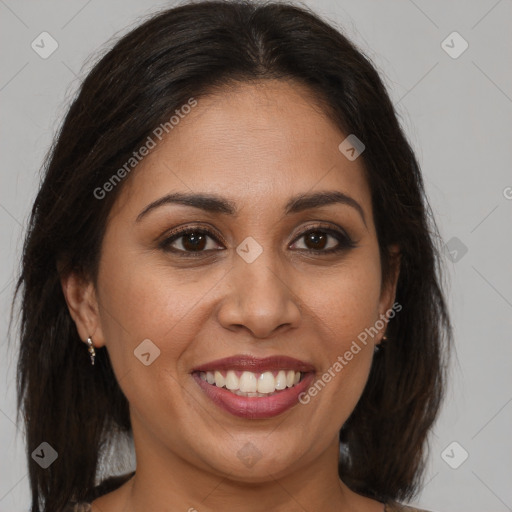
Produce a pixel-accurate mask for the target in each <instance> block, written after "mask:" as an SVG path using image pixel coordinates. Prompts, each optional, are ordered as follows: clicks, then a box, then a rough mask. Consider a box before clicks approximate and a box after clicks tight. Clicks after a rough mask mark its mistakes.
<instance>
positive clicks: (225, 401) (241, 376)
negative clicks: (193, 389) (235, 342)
mask: <svg viewBox="0 0 512 512" xmlns="http://www.w3.org/2000/svg"><path fill="white" fill-rule="evenodd" d="M314 374H315V368H314V366H313V365H311V364H309V363H305V362H303V361H299V360H297V359H293V358H289V357H286V356H278V357H268V358H264V359H258V358H253V357H249V356H234V357H230V358H226V359H219V360H217V361H212V362H210V363H207V364H205V365H202V366H200V367H197V368H194V370H193V371H192V377H193V378H194V379H195V381H196V382H197V383H198V385H199V386H200V388H201V389H202V390H203V392H204V393H205V395H206V397H208V398H209V399H211V400H212V401H213V402H214V403H215V404H216V405H217V406H219V407H220V408H222V409H223V410H225V411H227V412H229V413H231V414H233V415H235V416H239V417H243V418H248V419H260V418H261V419H262V418H270V417H273V416H277V415H278V414H281V413H283V412H284V411H286V410H288V409H290V408H291V407H293V406H294V405H296V404H297V403H298V397H299V395H300V393H302V392H303V391H304V390H305V389H307V387H308V386H309V385H310V383H311V382H312V380H313V377H314Z"/></svg>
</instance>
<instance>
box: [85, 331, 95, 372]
mask: <svg viewBox="0 0 512 512" xmlns="http://www.w3.org/2000/svg"><path fill="white" fill-rule="evenodd" d="M87 345H89V348H88V349H87V350H88V351H89V354H90V355H91V364H92V365H93V366H94V358H95V357H96V351H95V350H94V345H93V344H92V339H91V338H90V337H89V338H87Z"/></svg>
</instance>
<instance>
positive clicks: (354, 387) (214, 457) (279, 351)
mask: <svg viewBox="0 0 512 512" xmlns="http://www.w3.org/2000/svg"><path fill="white" fill-rule="evenodd" d="M313 103H314V97H313V96H311V93H310V92H309V91H308V90H307V89H304V88H303V87H301V86H299V85H297V84H291V83H287V82H283V81H265V82H261V83H259V84H257V85H255V84H253V85H247V84H244V85H241V86H239V87H236V88H234V89H230V90H225V91H221V92H219V93H218V94H216V95H214V96H210V97H207V98H201V99H199V100H198V105H197V106H196V107H195V108H194V109H193V110H192V112H191V113H190V114H188V115H187V116H186V117H184V118H183V119H182V120H181V121H180V123H179V125H177V126H176V127H175V128H174V129H173V131H172V132H171V133H170V134H169V135H168V136H167V137H166V138H165V139H164V140H163V141H162V142H160V143H159V144H158V146H157V147H156V148H155V149H154V150H153V151H152V153H151V154H150V155H149V156H147V157H146V158H145V159H144V160H143V161H142V162H141V163H140V164H139V166H138V167H137V169H136V170H135V171H133V174H132V175H130V176H129V178H127V179H126V183H124V184H123V189H122V191H121V194H120V196H119V198H118V200H117V201H116V204H115V205H114V208H113V210H112V212H111V215H110V218H109V221H108V225H107V230H106V234H105V238H104V241H103V246H102V254H101V259H100V267H99V275H98V280H97V283H96V286H95V285H94V284H93V283H92V282H87V281H83V280H81V279H79V277H78V276H76V275H71V276H69V277H68V278H66V279H64V280H63V282H62V284H63V290H64V293H65V295H66V300H67V303H68V306H69V310H70V312H71V315H72V317H73V319H74V321H75V323H76V325H77V329H78V332H79V334H80V337H81V338H82V339H83V340H86V339H87V337H88V336H91V337H92V339H93V341H94V345H95V346H96V347H101V346H104V345H106V347H107V350H108V353H109V355H110V359H111V361H112V364H113V368H114V371H115V374H116V378H117V379H118V381H119V383H120V386H121V388H122V390H123V392H124V393H125V395H126V397H127V399H128V401H129V403H130V415H131V422H132V427H133V434H134V444H135V450H136V456H137V468H136V475H135V476H134V478H132V479H131V480H130V481H129V482H127V483H126V484H124V485H123V486H122V487H120V488H119V489H118V490H116V491H114V492H112V493H109V494H107V495H105V496H103V497H100V498H98V499H96V500H95V501H94V502H93V507H92V509H93V512H117V511H123V512H135V511H136V512H141V511H145V510H158V511H193V510H194V509H195V510H197V511H198V512H212V511H219V510H243V511H248V512H263V511H267V510H273V511H275V512H281V511H286V512H295V511H297V512H299V511H301V512H303V511H304V510H310V511H312V510H322V511H324V512H334V511H337V512H339V511H345V512H355V511H358V512H381V511H382V510H383V505H382V504H381V503H379V502H377V501H374V500H370V499H368V498H365V497H362V496H360V495H358V494H356V493H354V492H352V491H351V490H350V489H349V488H348V487H347V486H346V485H345V484H344V483H343V482H341V481H340V479H339V476H338V472H337V462H338V450H339V446H338V432H339V430H340V428H341V426H342V425H343V423H344V422H345V421H346V419H347V418H348V416H349V415H350V413H351V412H352V410H353V409H354V407H355V405H356V404H357V402H358V400H359V398H360V396H361V393H362V391H363V389H364V386H365V384H366V381H367V378H368V374H369V370H370V367H371V363H372V359H373V353H374V345H375V344H377V343H379V342H380V340H381V338H382V335H383V334H384V331H385V327H384V328H383V329H382V330H381V331H380V332H379V334H378V335H377V336H375V337H374V338H372V339H370V341H369V343H368V344H367V345H361V351H360V352H358V353H357V355H355V356H354V357H353V359H352V360H351V361H350V362H349V364H347V365H346V366H344V367H343V370H342V371H340V372H338V373H337V374H336V376H335V377H334V378H333V379H332V380H331V381H330V382H329V383H328V384H327V385H326V386H325V387H324V388H323V389H322V390H321V391H320V392H319V393H318V394H317V395H316V396H314V397H312V398H311V400H310V402H309V403H308V404H305V405H303V404H300V403H297V404H296V405H295V406H293V407H291V408H290V409H288V410H287V411H285V412H284V413H282V414H279V415H277V416H275V417H272V418H267V419H258V420H254V419H247V418H241V417H238V416H235V415H232V414H231V413H229V412H227V411H225V410H223V409H221V408H219V407H218V406H217V405H216V404H215V403H213V402H212V401H211V400H210V399H209V398H208V397H207V396H206V395H205V393H204V392H203V391H202V389H201V388H200V386H199V385H198V383H197V382H196V380H195V379H194V378H192V375H191V371H192V369H193V368H194V367H196V366H198V365H200V364H203V363H206V362H208V361H212V360H216V359H219V358H223V357H228V356H233V355H238V354H245V355H251V356H255V357H267V356H273V355H286V356H290V357H294V358H297V359H301V360H303V361H306V362H309V363H311V364H313V365H314V366H315V369H316V374H317V376H321V375H322V374H323V373H324V372H325V371H327V369H328V368H330V367H332V366H333V363H334V362H335V361H336V360H337V358H338V356H340V355H343V354H344V353H345V352H346V351H347V350H349V348H350V346H351V344H352V342H353V341H354V340H356V339H357V336H358V335H359V334H360V333H361V332H362V331H364V330H365V328H367V327H370V326H373V325H374V324H375V323H376V321H377V320H378V319H379V318H380V315H382V314H384V313H385V312H386V311H388V310H389V309H391V307H392V305H393V302H394V296H395V289H396V279H397V277H398V266H397V267H396V268H397V272H396V274H395V276H394V278H393V279H392V280H390V281H389V283H386V285H385V286H384V285H383V283H382V274H381V262H380V258H379V250H378V243H377V236H376V232H375V226H374V223H373V213H372V204H371V196H370V189H369V186H368V183H367V181H366V177H365V173H364V167H363V161H362V158H358V159H356V160H355V161H349V160H348V159H347V158H346V157H345V156H344V155H343V154H342V153H341V152H340V151H339V149H338V145H339V144H340V142H341V141H342V140H343V139H344V138H345V137H346V135H347V134H343V133H341V132H340V131H339V129H338V128H337V127H336V126H335V125H334V124H333V123H332V122H331V121H329V120H328V118H327V117H326V116H325V115H324V114H323V113H322V112H321V111H320V110H319V108H318V107H314V106H313ZM320 191H338V192H342V193H344V194H346V195H347V196H350V197H351V198H352V199H353V200H354V201H357V203H358V204H359V205H360V208H361V210H362V213H361V212H360V211H359V210H358V209H357V208H356V207H353V206H350V205H348V204H341V203H332V204H324V205H322V206H321V207H316V208H309V209H306V210H304V211H300V212H297V213H292V214H289V215H285V213H284V207H285V205H286V203H287V202H288V201H289V200H290V198H291V197H293V196H296V195H299V194H309V193H314V192H320ZM174 192H183V193H199V192H201V193H208V194H216V195H219V196H223V197H225V198H227V199H228V200H230V201H232V202H233V203H234V205H235V207H236V208H237V209H238V210H239V211H238V215H236V216H234V215H230V214H226V213H218V212H217V213H211V212H206V211H203V210H201V209H199V208H195V207H192V206H184V205H179V204H169V203H167V204H163V205H161V206H159V207H155V208H153V209H151V210H150V211H148V212H147V213H146V214H145V215H143V216H142V217H141V218H140V219H139V220H138V221H137V217H138V216H139V214H140V213H141V212H142V211H143V210H144V209H145V208H146V207H147V206H148V205H149V204H151V203H152V202H154V201H156V200H158V199H159V198H161V197H163V196H165V195H166V194H169V193H174ZM363 215H364V219H363ZM319 224H320V226H319ZM176 226H180V227H191V228H194V229H196V231H197V230H201V229H204V228H207V229H208V228H209V229H212V230H213V232H214V234H215V236H216V238H217V240H215V239H214V238H211V237H210V235H207V234H205V236H206V237H207V238H206V242H205V245H204V249H202V251H203V252H202V253H201V254H199V256H198V257H195V256H194V254H192V255H191V256H186V254H187V252H186V251H187V250H188V254H190V253H191V252H192V251H190V243H187V240H188V241H189V242H190V236H188V237H187V235H182V236H181V238H177V239H175V240H174V241H172V242H170V243H168V245H167V246H166V247H162V246H161V245H160V244H159V243H160V242H161V241H162V240H163V239H165V238H166V235H167V236H168V234H169V231H170V230H171V229H172V228H174V227H176ZM326 227H327V228H330V229H333V230H335V232H336V231H338V232H341V235H342V236H343V232H346V234H348V236H349V237H350V238H351V239H352V241H353V242H354V244H355V247H352V248H351V247H346V248H344V249H343V250H341V251H340V252H338V253H332V254H328V253H326V252H325V251H327V250H329V249H330V248H335V247H338V246H340V242H339V241H338V240H337V239H336V238H335V237H334V236H333V235H332V234H330V233H329V232H325V231H323V230H324V229H325V228H326ZM306 228H307V229H310V228H311V230H312V231H315V230H316V231H317V232H318V231H320V233H321V234H324V235H325V236H326V237H327V238H325V239H324V240H325V244H324V245H323V246H322V245H321V244H318V245H315V244H314V243H312V242H311V241H309V239H308V237H307V236H304V232H305V231H306ZM178 236H179V235H178ZM247 237H252V238H253V239H254V240H255V241H257V243H258V244H259V245H260V246H261V248H262V249H263V252H262V253H261V254H260V255H259V256H258V257H257V258H256V259H255V260H254V261H253V262H251V263H247V262H246V261H245V260H244V259H243V258H241V257H240V256H239V255H238V254H237V252H236V248H237V246H238V245H239V244H241V242H242V241H244V240H245V239H246V238H247ZM172 249H175V252H172ZM308 249H309V252H308ZM391 249H392V250H393V251H395V252H396V251H397V248H396V247H393V248H391ZM178 251H181V252H178ZM180 254H185V256H180ZM195 254H197V252H196V253H195ZM145 339H150V340H151V341H152V343H154V344H155V345H156V346H157V347H158V348H159V350H160V355H159V357H158V358H156V359H155V360H154V362H152V364H151V365H149V366H145V365H144V364H141V361H140V360H139V359H138V358H137V357H135V356H134V350H135V349H136V348H137V346H138V345H139V344H140V343H141V342H142V340H145ZM84 350H85V348H84ZM247 443H251V446H253V447H256V449H257V450H258V451H259V453H260V454H261V458H260V459H259V460H258V461H257V463H256V464H254V465H253V466H252V467H248V465H246V464H245V463H244V462H243V461H242V460H241V458H240V456H239V455H238V454H237V453H238V451H239V450H240V449H242V448H243V447H244V446H247Z"/></svg>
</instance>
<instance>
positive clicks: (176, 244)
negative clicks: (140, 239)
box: [159, 228, 218, 254]
mask: <svg viewBox="0 0 512 512" xmlns="http://www.w3.org/2000/svg"><path fill="white" fill-rule="evenodd" d="M209 240H212V241H214V242H217V237H216V236H215V235H214V234H213V233H212V232H210V231H208V230H207V229H198V228H188V229H181V230H179V231H175V232H174V233H172V234H171V236H169V237H167V238H166V239H165V240H163V241H162V242H161V243H160V244H159V246H160V248H161V249H163V250H165V251H170V252H180V253H199V254H200V253H203V252H207V251H210V250H218V246H217V244H216V243H212V242H209Z"/></svg>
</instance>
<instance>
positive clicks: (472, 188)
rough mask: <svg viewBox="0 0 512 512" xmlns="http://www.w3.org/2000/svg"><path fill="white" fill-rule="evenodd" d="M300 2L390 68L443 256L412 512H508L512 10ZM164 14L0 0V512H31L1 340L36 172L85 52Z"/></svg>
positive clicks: (466, 4) (117, 5)
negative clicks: (443, 317)
mask: <svg viewBox="0 0 512 512" xmlns="http://www.w3.org/2000/svg"><path fill="white" fill-rule="evenodd" d="M306 3H307V5H309V6H311V7H313V8H314V9H315V10H316V11H317V12H318V13H320V14H321V15H323V16H325V17H327V18H328V19H330V20H333V21H335V22H336V23H338V24H340V25H341V26H342V27H343V28H344V30H345V32H346V33H347V35H348V36H349V37H351V38H352V39H353V40H354V41H355V42H356V43H357V44H358V45H359V46H360V47H361V48H362V49H363V51H365V52H366V53H367V54H368V55H369V56H370V57H371V58H372V60H373V61H374V63H375V64H376V65H377V67H378V68H379V70H380V71H381V74H382V75H383V77H384V79H385V82H386V84H387V86H388V88H389V90H390V94H391V96H392V99H393V101H394V102H395V104H396V106H397V109H398V112H399V115H400V118H401V122H402V124H403V126H404V128H405V130H406V132H407V134H408V136H409V139H410V140H411V142H412V144H413V146H414V148H415V150H416V151H417V155H418V158H419V160H420V163H421V165H422V169H423V172H424V177H425V182H426V187H427V193H428V195H429V198H430V202H431V205H432V208H433V210H434V213H435V215H436V218H437V222H438V224H439V228H440V231H441V235H442V237H443V240H444V242H445V243H447V245H448V248H449V252H448V251H447V253H446V256H445V261H446V265H447V269H448V273H449V277H450V284H449V289H448V291H449V296H448V302H449V306H450V310H451V314H452V319H453V322H454V326H455V343H456V355H455V357H454V359H453V364H452V368H451V384H450V389H449V392H448V397H447V400H446V402H445V404H444V407H443V410H442V414H441V418H440V420H439V422H438V424H437V425H436V428H435V431H434V433H433V435H432V440H431V454H430V459H429V468H428V475H427V478H426V485H425V487H424V489H423V491H422V492H421V494H420V496H419V499H418V500H417V501H416V502H415V503H416V505H417V506H418V505H419V506H422V507H424V508H427V509H431V510H433V511H439V512H443V511H444V512H452V511H453V512H455V511H464V512H482V511H484V510H485V511H486V512H490V511H496V512H501V511H506V510H512V486H511V485H510V482H511V481H512V479H511V477H512V474H511V473H512V472H511V466H512V464H511V460H512V457H511V455H512V438H511V436H510V425H511V420H512V403H511V402H512V386H511V374H512V372H511V366H512V364H511V361H512V358H511V353H512V348H511V344H510V337H511V336H510V331H511V328H512V315H511V313H512V272H511V265H510V262H511V261H512V236H511V234H512V233H511V229H510V228H511V222H510V221H511V210H512V200H511V199H510V198H512V188H507V187H512V172H511V160H512V154H511V150H510V146H511V143H512V138H511V135H512V133H511V132H512V123H511V114H512V69H511V67H510V62H511V60H510V55H511V47H512V31H511V30H510V24H511V21H512V19H511V18H512V16H511V15H512V2H511V1H510V0H500V1H496V0H481V1H476V0H473V1H462V0H459V1H450V2H448V1H441V0H434V1H426V0H414V1H413V0H396V1H386V2H384V1H382V0H364V1H355V0H318V1H313V0H310V1H308V2H306ZM171 4H172V2H156V1H151V0H144V1H143V0H138V1H135V0H129V1H127V0H109V1H101V2H100V1H99V0H89V1H87V0H85V1H70V0H54V1H41V0H37V1H23V2H21V1H18V2H15V1H14V0H0V16H1V18H0V34H1V35H0V37H1V47H2V55H1V69H0V72H1V77H0V102H1V108H2V118H1V119H2V123H1V130H2V132H1V142H0V144H1V155H2V159H1V168H0V180H1V181H0V183H1V187H0V237H1V241H2V243H1V247H0V262H1V265H0V308H1V312H2V314H0V329H1V333H2V338H1V339H2V345H1V348H0V350H1V352H0V368H1V372H2V374H1V377H2V379H1V384H0V387H1V389H4V391H3V392H1V393H0V436H1V441H2V445H1V446H2V457H0V512H4V511H9V512H17V511H25V510H28V504H29V501H28V496H29V495H28V479H27V469H26V462H25V456H24V444H23V439H22V433H21V428H22V427H21V426H20V427H19V430H18V429H17V427H16V425H15V423H14V419H15V385H14V378H15V357H16V353H15V351H14V350H8V349H7V342H6V340H7V323H8V315H9V307H10V300H11V297H12V292H13V279H14V276H15V273H16V271H17V268H18V261H19V254H20V250H21V244H22V233H23V226H24V225H25V223H26V220H27V217H28V214H29V209H30V205H31V203H32V201H33V199H34V196H35V193H36V190H37V185H38V180H39V172H38V169H39V168H40V165H41V162H42V158H43V156H44V154H45V152H46V150H47V148H48V147H49V144H50V142H51V140H52V137H53V135H54V133H55V131H56V130H57V128H58V126H59V124H60V121H61V119H62V116H63V115H64V113H65V111H66V106H67V104H68V101H69V99H70V98H71V97H72V95H73V93H74V92H75V90H76V88H77V86H78V83H79V79H80V77H81V76H83V72H84V71H87V70H88V69H89V67H90V63H91V60H90V57H91V55H96V54H97V52H98V51H99V49H100V48H105V47H106V46H105V44H106V42H107V41H108V40H109V39H110V38H111V36H112V35H113V34H114V33H117V32H120V33H124V32H125V31H126V30H127V29H128V28H130V27H133V26H134V25H135V24H137V20H138V19H139V17H140V16H142V15H146V14H148V13H150V12H153V11H156V10H158V9H159V8H160V7H162V6H164V5H171ZM43 31H47V32H49V33H50V34H51V35H52V37H53V38H54V39H55V40H56V41H57V42H58V45H59V46H58V49H57V50H56V51H55V53H53V54H52V55H51V56H50V57H49V58H47V59H42V58H41V57H40V56H39V55H38V54H37V53H36V52H35V51H34V50H33V49H32V48H31V43H32V41H33V40H35V39H36V38H37V36H38V35H39V34H40V33H41V32H43ZM454 31H457V32H458V33H459V34H460V35H461V36H462V37H463V38H464V40H466V41H467V42H468V44H469V47H468V49H467V50H466V51H465V52H464V53H462V54H461V55H460V56H458V57H457V58H452V57H451V56H450V55H448V53H446V51H445V50H444V49H443V47H442V42H443V41H444V40H445V39H446V38H447V36H449V34H451V33H452V32H454ZM461 44H462V41H461V40H460V39H457V37H455V38H453V37H451V38H448V40H447V41H446V43H445V45H448V46H451V47H452V48H451V49H450V48H447V49H448V50H449V51H451V52H452V53H453V52H457V53H458V52H459V51H460V50H461V49H462V48H463V47H462V46H461ZM464 248H467V253H465V254H464V251H465V249H464ZM454 251H456V252H454ZM14 334H16V332H14ZM14 347H15V345H14ZM84 350H85V349H84ZM4 383H5V384H4ZM454 441H455V442H457V443H458V444H457V445H451V443H453V442H454ZM463 450H464V451H463ZM465 452H467V453H468V454H469V457H468V458H467V460H465V461H464V462H462V460H463V456H464V453H465ZM443 454H444V455H443ZM443 457H444V458H443ZM448 462H449V463H450V464H451V465H452V466H457V465H459V467H458V468H457V469H453V468H452V467H450V465H449V464H448ZM461 462H462V463H461Z"/></svg>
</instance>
